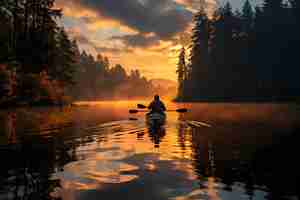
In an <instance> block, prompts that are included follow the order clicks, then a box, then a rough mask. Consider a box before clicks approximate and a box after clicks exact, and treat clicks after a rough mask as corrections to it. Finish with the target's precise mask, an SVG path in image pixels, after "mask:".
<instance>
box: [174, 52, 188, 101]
mask: <svg viewBox="0 0 300 200" xmlns="http://www.w3.org/2000/svg"><path fill="white" fill-rule="evenodd" d="M176 72H177V77H178V92H177V99H178V100H179V99H181V98H182V92H183V88H184V83H185V80H186V78H187V75H186V73H187V69H186V62H185V48H184V47H182V48H181V50H180V53H179V57H178V64H177V71H176Z"/></svg>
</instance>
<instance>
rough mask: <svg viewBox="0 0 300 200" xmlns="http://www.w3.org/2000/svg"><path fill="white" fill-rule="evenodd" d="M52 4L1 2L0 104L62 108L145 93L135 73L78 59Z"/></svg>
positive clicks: (146, 85) (48, 0) (42, 0)
mask: <svg viewBox="0 0 300 200" xmlns="http://www.w3.org/2000/svg"><path fill="white" fill-rule="evenodd" d="M54 2H55V0H1V4H0V24H1V31H0V104H2V105H6V104H13V105H14V104H16V103H20V102H23V103H26V104H28V103H30V104H40V103H41V104H58V103H59V104H61V103H64V102H67V101H70V97H72V96H73V97H82V98H85V97H86V98H92V97H104V94H106V95H107V96H109V97H112V96H115V95H114V94H113V93H114V92H116V91H126V92H128V95H127V96H135V95H137V94H136V93H137V92H141V95H146V94H148V93H149V91H150V90H151V83H150V82H149V81H148V80H146V79H145V78H144V77H142V76H141V75H140V72H139V71H132V72H131V73H130V75H127V73H126V72H125V70H124V68H123V67H122V66H120V65H116V66H115V67H112V68H110V67H109V61H108V59H107V58H105V57H102V56H101V55H99V56H98V58H97V59H95V58H93V57H92V56H91V55H88V54H87V53H86V52H83V53H80V51H79V48H78V45H77V42H76V41H75V40H72V39H70V38H69V36H68V34H67V33H66V31H65V30H64V28H63V27H62V26H60V25H59V24H58V20H59V18H60V17H61V16H62V10H60V9H55V8H54ZM128 82H130V84H128ZM121 85H122V87H121ZM134 85H135V87H134V89H133V86H134ZM117 88H118V90H117ZM119 89H120V90H119ZM107 96H106V97H107Z"/></svg>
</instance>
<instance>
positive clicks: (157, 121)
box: [146, 113, 167, 126]
mask: <svg viewBox="0 0 300 200" xmlns="http://www.w3.org/2000/svg"><path fill="white" fill-rule="evenodd" d="M166 118H167V117H166V114H165V113H147V114H146V122H147V124H148V125H151V126H162V125H164V123H165V121H166Z"/></svg>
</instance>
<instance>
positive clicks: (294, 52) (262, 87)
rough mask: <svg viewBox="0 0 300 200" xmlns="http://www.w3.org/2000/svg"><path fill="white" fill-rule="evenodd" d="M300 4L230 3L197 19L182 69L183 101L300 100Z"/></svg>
mask: <svg viewBox="0 0 300 200" xmlns="http://www.w3.org/2000/svg"><path fill="white" fill-rule="evenodd" d="M299 35H300V3H299V1H297V0H289V1H282V0H264V1H263V3H262V5H260V6H258V5H257V6H255V7H254V8H253V6H252V5H251V4H250V2H249V0H246V1H245V3H244V5H243V7H242V9H241V10H236V11H233V10H232V7H231V5H230V3H229V2H228V3H226V4H225V5H224V6H221V7H220V8H218V9H217V10H216V11H215V12H214V14H213V16H208V14H207V12H206V11H205V10H204V9H201V10H199V11H198V12H197V13H196V14H195V16H194V26H193V30H192V38H191V45H190V47H189V48H190V54H189V57H187V56H186V49H185V48H182V50H181V52H180V55H179V62H178V65H177V66H178V68H177V74H178V82H179V87H178V95H177V100H178V101H199V100H200V101H201V100H204V101H290V100H296V99H297V98H298V97H299V94H300V93H299V91H300V90H299V89H300V81H298V74H299V72H300V69H299V66H300V59H299V58H298V48H299V47H300V37H299Z"/></svg>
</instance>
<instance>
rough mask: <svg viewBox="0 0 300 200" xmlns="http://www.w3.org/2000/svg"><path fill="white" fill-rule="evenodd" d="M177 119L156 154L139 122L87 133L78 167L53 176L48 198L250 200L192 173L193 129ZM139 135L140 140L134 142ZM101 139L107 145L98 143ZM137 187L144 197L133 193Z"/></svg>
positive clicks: (77, 151)
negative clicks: (54, 183)
mask: <svg viewBox="0 0 300 200" xmlns="http://www.w3.org/2000/svg"><path fill="white" fill-rule="evenodd" d="M178 117H179V116H178V114H176V113H173V114H172V113H169V115H168V122H167V124H166V125H165V129H166V135H165V136H163V137H162V138H161V140H160V146H159V148H156V147H155V145H154V144H153V141H151V137H150V135H149V132H148V129H147V127H146V126H145V122H144V121H143V117H142V118H139V120H138V121H132V122H130V121H118V122H111V123H107V124H102V125H98V126H94V127H91V128H89V129H88V131H93V133H97V135H95V136H91V137H89V141H88V142H86V143H81V145H79V146H78V147H76V149H75V154H76V157H77V158H78V160H77V161H74V162H71V163H69V164H67V165H65V166H64V168H63V171H61V172H58V173H56V174H54V175H53V176H52V179H59V180H60V181H61V188H57V189H56V190H55V191H54V192H52V194H51V195H52V196H55V197H63V199H70V200H71V199H74V200H75V199H96V198H95V196H97V197H100V196H102V195H105V194H106V195H108V197H109V198H111V199H114V198H116V197H118V198H122V197H123V196H122V195H133V197H134V198H131V199H149V200H150V199H151V200H155V199H171V200H186V199H191V200H192V199H212V200H219V199H248V198H249V197H248V195H246V192H245V190H244V189H243V188H244V186H243V185H241V184H240V185H238V184H237V185H233V186H232V188H233V192H232V191H226V190H224V189H223V188H224V187H225V185H223V184H221V183H220V182H217V181H216V180H215V179H214V178H212V177H211V178H208V179H206V178H205V177H202V176H199V174H197V173H196V172H195V166H194V165H193V160H194V157H193V151H194V150H193V148H194V147H193V144H192V138H191V134H192V133H191V131H190V130H191V129H190V127H189V126H187V124H185V123H184V122H178ZM97 130H98V131H97ZM141 132H144V135H143V138H142V139H139V140H138V139H137V134H138V133H141ZM104 133H105V136H106V139H105V140H98V137H100V136H103V134H104ZM181 137H184V139H183V140H182V138H181ZM183 146H184V148H183ZM69 153H71V152H69ZM203 156H205V155H202V157H203ZM202 159H203V158H202ZM205 162H206V161H205ZM199 182H200V183H201V184H200V185H202V186H201V187H200V186H199ZM141 187H143V190H142V191H143V193H142V194H141V193H140V192H138V193H136V191H139V190H141ZM92 191H93V192H92ZM125 191H126V192H125ZM91 193H95V194H97V195H95V196H93V195H91ZM132 193H133V194H132ZM141 195H142V196H141ZM264 195H265V193H264V192H261V191H258V190H255V191H254V199H264V198H263V196H264Z"/></svg>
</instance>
